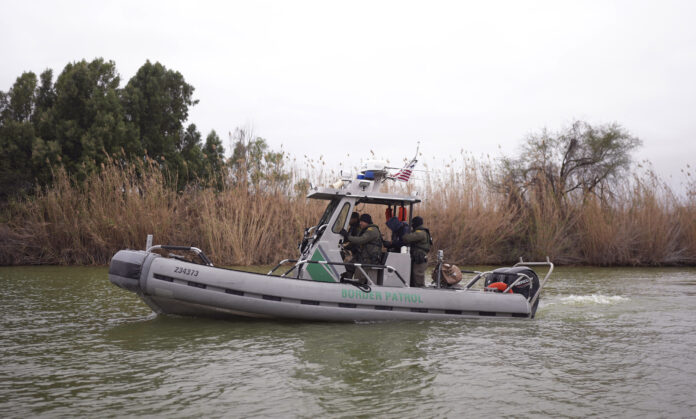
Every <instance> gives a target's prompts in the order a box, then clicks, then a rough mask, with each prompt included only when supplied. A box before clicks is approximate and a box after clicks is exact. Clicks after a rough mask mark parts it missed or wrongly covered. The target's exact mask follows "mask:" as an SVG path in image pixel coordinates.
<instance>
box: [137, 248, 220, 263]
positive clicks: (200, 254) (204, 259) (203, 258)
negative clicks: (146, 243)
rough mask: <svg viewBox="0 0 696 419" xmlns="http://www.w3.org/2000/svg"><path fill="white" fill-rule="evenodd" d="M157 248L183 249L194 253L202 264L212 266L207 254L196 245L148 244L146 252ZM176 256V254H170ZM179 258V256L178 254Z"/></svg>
mask: <svg viewBox="0 0 696 419" xmlns="http://www.w3.org/2000/svg"><path fill="white" fill-rule="evenodd" d="M157 249H163V250H179V251H184V252H193V253H195V254H196V255H197V256H198V257H199V258H200V260H201V261H202V262H203V264H204V265H206V266H213V262H211V261H210V259H208V256H206V255H205V253H203V251H202V250H201V249H199V248H197V247H192V246H174V245H169V244H157V245H154V246H150V247H148V248H147V250H146V252H148V253H150V252H152V251H153V250H157ZM170 256H174V257H176V255H170ZM179 258H181V256H179Z"/></svg>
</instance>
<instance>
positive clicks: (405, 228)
mask: <svg viewBox="0 0 696 419" xmlns="http://www.w3.org/2000/svg"><path fill="white" fill-rule="evenodd" d="M387 227H389V229H390V230H391V231H392V235H391V241H385V242H384V247H386V248H387V251H389V252H397V253H398V252H400V251H401V246H406V243H405V242H404V234H408V233H410V232H411V227H409V225H408V223H406V222H403V221H399V219H398V218H397V217H392V218H390V219H389V220H387Z"/></svg>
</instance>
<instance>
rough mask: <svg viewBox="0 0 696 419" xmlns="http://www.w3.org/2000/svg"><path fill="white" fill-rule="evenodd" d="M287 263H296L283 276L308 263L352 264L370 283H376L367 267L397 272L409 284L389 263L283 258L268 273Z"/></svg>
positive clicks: (270, 273)
mask: <svg viewBox="0 0 696 419" xmlns="http://www.w3.org/2000/svg"><path fill="white" fill-rule="evenodd" d="M286 263H294V265H293V266H292V267H291V268H290V269H288V270H287V271H285V272H284V273H283V274H281V275H280V276H281V277H283V278H285V277H287V275H288V274H289V273H290V272H292V271H294V270H295V269H297V268H299V267H301V266H304V265H306V264H317V265H335V266H352V267H354V268H355V269H359V270H360V272H361V273H362V274H363V277H364V278H367V282H368V283H369V284H370V285H375V283H374V282H373V281H372V280H371V279H370V276H369V275H368V274H367V272H365V269H377V270H383V271H387V272H389V273H392V272H393V273H395V274H396V276H397V278H399V280H400V281H401V283H403V284H404V286H408V284H407V283H406V281H405V280H404V277H403V276H401V274H400V273H399V271H398V270H397V269H396V268H394V267H393V266H389V265H375V264H371V263H352V262H331V261H326V260H309V259H300V260H298V259H284V260H281V261H280V262H279V263H278V264H277V265H276V266H275V267H274V268H273V269H271V270H270V271H269V272H268V273H267V274H266V275H272V274H273V272H275V271H277V270H278V268H280V267H281V266H283V265H284V264H286Z"/></svg>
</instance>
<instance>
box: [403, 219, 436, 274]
mask: <svg viewBox="0 0 696 419" xmlns="http://www.w3.org/2000/svg"><path fill="white" fill-rule="evenodd" d="M411 228H412V229H413V233H409V234H405V235H404V242H405V243H407V244H409V245H410V246H411V261H412V262H413V269H411V286H412V287H424V286H425V268H427V267H428V252H429V251H430V246H431V245H432V244H433V239H432V237H431V236H430V231H429V230H428V229H427V228H425V227H423V218H422V217H414V218H413V221H411Z"/></svg>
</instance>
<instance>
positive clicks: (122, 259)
mask: <svg viewBox="0 0 696 419" xmlns="http://www.w3.org/2000/svg"><path fill="white" fill-rule="evenodd" d="M146 257H147V253H146V252H144V251H142V250H120V251H119V252H118V253H116V254H115V255H114V257H113V258H112V259H111V263H110V264H109V281H111V283H112V284H114V285H117V286H119V287H121V288H123V289H126V290H128V291H132V292H135V293H137V292H139V291H140V274H141V273H142V269H143V264H144V263H145V258H146Z"/></svg>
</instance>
